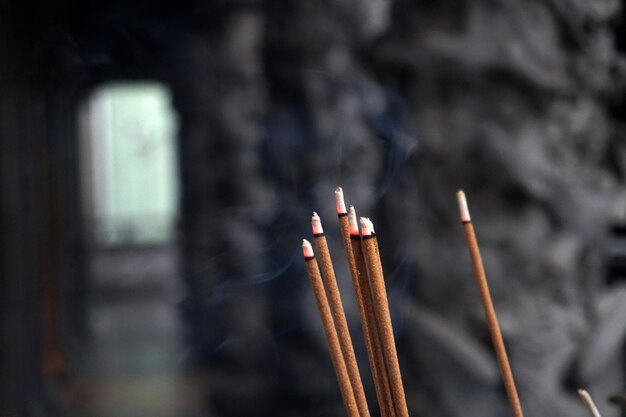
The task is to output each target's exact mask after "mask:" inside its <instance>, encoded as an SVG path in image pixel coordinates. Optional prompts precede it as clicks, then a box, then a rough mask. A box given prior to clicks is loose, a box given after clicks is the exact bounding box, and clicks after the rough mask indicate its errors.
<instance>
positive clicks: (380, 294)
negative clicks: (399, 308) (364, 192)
mask: <svg viewBox="0 0 626 417" xmlns="http://www.w3.org/2000/svg"><path fill="white" fill-rule="evenodd" d="M361 235H362V241H361V244H362V245H363V252H364V254H365V262H366V264H367V269H368V271H369V274H370V285H371V289H372V299H373V301H374V309H375V314H376V321H377V323H378V328H379V331H380V337H381V339H382V348H383V355H384V357H385V362H386V364H387V372H388V376H389V383H390V385H391V391H392V394H393V400H394V407H395V410H396V415H397V416H398V417H408V416H409V411H408V408H407V404H406V396H405V394H404V387H403V385H402V374H401V373H400V363H399V362H398V354H397V351H396V342H395V340H394V336H393V327H392V325H391V314H390V312H389V304H388V301H387V290H386V288H385V277H384V275H383V268H382V265H381V262H380V254H379V252H378V243H377V239H376V234H375V233H374V225H373V224H372V222H371V221H370V220H369V219H366V218H364V217H361Z"/></svg>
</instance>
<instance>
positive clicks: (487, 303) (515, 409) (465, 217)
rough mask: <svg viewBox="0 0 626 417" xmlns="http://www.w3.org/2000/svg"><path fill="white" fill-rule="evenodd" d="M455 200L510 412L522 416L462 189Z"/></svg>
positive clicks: (516, 416)
mask: <svg viewBox="0 0 626 417" xmlns="http://www.w3.org/2000/svg"><path fill="white" fill-rule="evenodd" d="M457 200H458V203H459V212H460V215H461V222H462V223H463V229H464V230H465V238H466V239H467V247H468V249H469V253H470V257H471V258H472V264H473V266H474V275H475V276H476V284H477V285H478V290H479V291H480V298H481V299H482V302H483V307H484V309H485V316H486V317H487V326H488V327H489V333H490V334H491V341H492V343H493V347H494V349H495V351H496V357H497V359H498V365H499V366H500V372H501V374H502V379H503V381H504V388H505V389H506V395H507V397H508V399H509V405H510V407H511V413H512V414H513V417H524V413H523V412H522V406H521V404H520V401H519V396H518V395H517V388H516V387H515V381H514V379H513V372H512V371H511V365H510V364H509V358H508V356H507V354H506V348H505V347H504V341H503V340H502V333H501V332H500V325H499V324H498V318H497V316H496V310H495V309H494V307H493V301H492V300H491V293H490V292H489V285H488V284H487V275H486V274H485V268H484V266H483V260H482V257H481V256H480V249H479V248H478V242H477V240H476V233H475V232H474V226H473V225H472V219H471V217H470V214H469V209H468V207H467V200H466V199H465V193H464V192H463V191H459V192H458V193H457Z"/></svg>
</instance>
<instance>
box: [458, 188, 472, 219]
mask: <svg viewBox="0 0 626 417" xmlns="http://www.w3.org/2000/svg"><path fill="white" fill-rule="evenodd" d="M456 199H457V201H458V202H459V213H460V214H461V221H462V222H463V223H467V222H471V221H472V218H471V217H470V214H469V209H468V208H467V199H466V198H465V193H464V192H463V190H459V191H458V192H457V193H456Z"/></svg>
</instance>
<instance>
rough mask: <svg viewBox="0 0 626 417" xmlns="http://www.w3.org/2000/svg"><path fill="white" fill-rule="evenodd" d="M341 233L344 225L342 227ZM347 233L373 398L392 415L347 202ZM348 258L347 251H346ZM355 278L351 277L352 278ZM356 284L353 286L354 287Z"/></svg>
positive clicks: (365, 277)
mask: <svg viewBox="0 0 626 417" xmlns="http://www.w3.org/2000/svg"><path fill="white" fill-rule="evenodd" d="M342 233H343V228H342ZM348 234H349V239H350V240H349V242H348V243H349V245H350V252H351V255H352V260H353V262H354V267H355V272H356V279H357V281H358V282H357V284H358V287H359V294H358V295H357V298H358V297H360V298H361V301H360V304H361V305H362V306H363V311H362V313H361V324H362V327H363V335H364V336H365V346H366V348H367V356H368V358H369V361H370V368H371V370H372V379H373V380H374V388H375V389H376V398H377V399H378V406H379V408H380V413H381V416H382V417H395V415H396V412H395V410H394V406H393V397H392V396H391V388H390V386H389V379H388V376H387V367H386V365H385V358H384V357H383V352H382V347H381V341H380V335H379V334H380V332H379V331H378V324H377V323H376V316H375V315H374V307H373V301H372V290H371V287H370V283H369V277H368V274H367V267H366V266H365V258H364V257H363V249H362V245H361V235H360V233H359V225H358V223H357V220H356V211H355V210H354V207H353V206H350V211H349V213H348ZM348 258H350V255H348ZM353 279H354V278H353ZM357 284H355V289H356V287H357Z"/></svg>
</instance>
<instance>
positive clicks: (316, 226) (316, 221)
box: [311, 212, 324, 235]
mask: <svg viewBox="0 0 626 417" xmlns="http://www.w3.org/2000/svg"><path fill="white" fill-rule="evenodd" d="M311 227H312V228H313V234H314V235H321V234H324V229H323V228H322V219H320V216H318V215H317V213H316V212H313V217H311Z"/></svg>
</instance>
